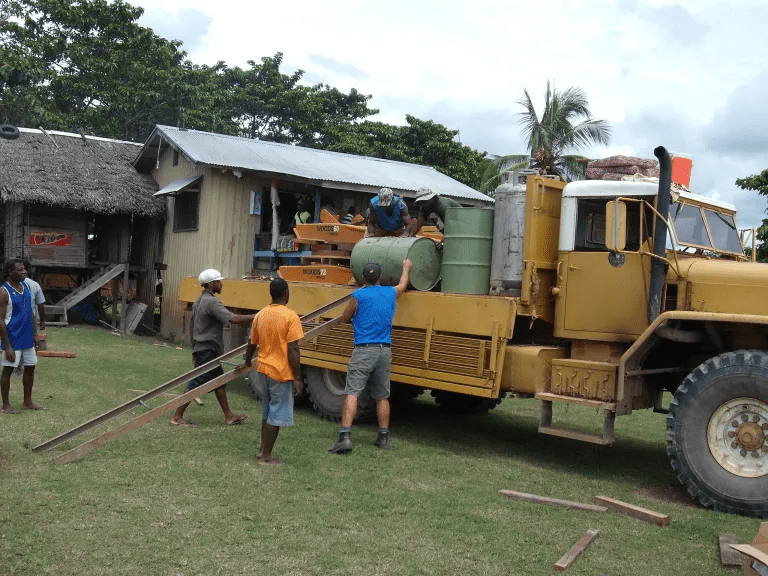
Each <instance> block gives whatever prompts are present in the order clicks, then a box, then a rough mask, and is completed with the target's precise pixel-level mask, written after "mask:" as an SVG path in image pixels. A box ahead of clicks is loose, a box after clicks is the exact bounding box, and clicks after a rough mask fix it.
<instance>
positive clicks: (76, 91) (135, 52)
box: [0, 0, 232, 140]
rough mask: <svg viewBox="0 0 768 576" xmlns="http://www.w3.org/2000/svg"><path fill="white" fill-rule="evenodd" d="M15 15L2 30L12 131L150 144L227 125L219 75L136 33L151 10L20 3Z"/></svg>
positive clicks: (94, 2) (145, 32) (119, 4)
mask: <svg viewBox="0 0 768 576" xmlns="http://www.w3.org/2000/svg"><path fill="white" fill-rule="evenodd" d="M8 12H9V15H10V16H14V17H15V18H10V19H9V20H7V21H6V22H5V24H4V25H3V27H2V29H1V30H0V54H2V56H3V57H4V58H3V68H2V70H0V72H2V75H1V76H0V80H1V83H0V95H1V96H2V99H3V108H2V110H1V112H2V114H3V116H4V118H5V120H6V121H8V122H12V123H15V124H20V125H30V126H37V125H45V126H48V127H51V128H56V129H62V130H70V131H76V130H78V129H82V130H83V131H85V132H88V133H91V134H96V135H101V136H110V137H114V138H123V139H126V140H141V139H143V138H144V137H146V136H147V134H148V132H149V131H150V130H151V128H152V126H154V124H157V123H168V124H187V123H188V120H190V119H194V118H199V117H204V118H206V119H209V120H207V122H206V123H207V124H211V123H213V124H218V125H221V124H226V122H225V119H224V118H221V116H220V114H219V113H218V112H217V109H216V107H213V106H211V104H212V101H211V98H210V96H209V94H210V92H209V89H210V88H211V87H212V86H213V85H215V83H214V84H212V82H214V81H215V80H216V78H215V74H216V69H210V68H207V67H198V66H193V65H192V64H190V63H189V62H187V61H186V53H185V52H183V51H182V50H180V46H181V42H179V41H176V40H172V41H169V40H165V39H163V38H160V37H159V36H157V35H155V34H154V32H152V30H151V29H149V28H144V27H142V26H139V25H138V24H136V20H138V18H139V17H140V16H141V14H142V13H143V9H142V8H135V7H133V6H131V5H130V4H127V3H125V2H123V1H122V0H116V1H114V2H108V1H107V0H12V1H11V2H10V3H9V5H8ZM6 58H7V59H6ZM190 111H193V112H192V113H191V114H190ZM205 127H208V126H205ZM231 130H232V128H230V131H231Z"/></svg>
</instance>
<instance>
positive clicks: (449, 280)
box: [441, 208, 493, 294]
mask: <svg viewBox="0 0 768 576" xmlns="http://www.w3.org/2000/svg"><path fill="white" fill-rule="evenodd" d="M444 233H445V240H444V243H443V268H442V274H443V284H442V286H441V290H442V291H443V292H452V293H457V294H488V291H489V290H490V286H491V285H490V282H491V253H492V248H493V209H489V208H448V210H446V213H445V230H444Z"/></svg>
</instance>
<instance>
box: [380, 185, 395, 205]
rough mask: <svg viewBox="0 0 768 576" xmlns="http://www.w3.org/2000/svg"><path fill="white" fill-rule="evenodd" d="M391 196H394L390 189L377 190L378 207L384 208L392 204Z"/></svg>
mask: <svg viewBox="0 0 768 576" xmlns="http://www.w3.org/2000/svg"><path fill="white" fill-rule="evenodd" d="M392 196H394V194H393V192H392V190H391V189H390V188H382V189H381V190H379V206H381V207H382V208H386V207H387V206H390V205H391V204H392Z"/></svg>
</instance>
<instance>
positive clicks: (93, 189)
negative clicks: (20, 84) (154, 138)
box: [0, 128, 165, 217]
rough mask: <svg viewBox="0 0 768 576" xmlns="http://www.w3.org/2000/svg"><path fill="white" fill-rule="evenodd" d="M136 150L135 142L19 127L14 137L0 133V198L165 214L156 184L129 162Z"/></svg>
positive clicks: (93, 209) (115, 211)
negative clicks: (156, 193)
mask: <svg viewBox="0 0 768 576" xmlns="http://www.w3.org/2000/svg"><path fill="white" fill-rule="evenodd" d="M140 150H141V145H137V144H134V143H133V142H121V141H118V140H109V139H106V138H96V137H92V136H81V135H79V134H68V133H65V132H54V131H45V132H44V131H42V130H34V129H28V128H20V129H19V137H18V138H16V139H13V140H8V139H6V138H0V202H3V203H5V202H14V203H22V204H44V205H48V206H52V207H54V206H55V207H61V208H69V209H71V210H78V211H85V212H91V213H94V214H133V215H136V216H150V217H163V216H164V214H165V201H164V200H163V199H161V198H155V197H154V196H153V194H154V193H155V192H157V184H155V182H154V180H152V178H151V177H150V176H149V175H146V174H140V173H138V172H137V171H136V169H135V168H134V167H133V165H132V164H131V162H132V161H133V160H134V159H135V158H136V155H137V153H138V152H139V151H140Z"/></svg>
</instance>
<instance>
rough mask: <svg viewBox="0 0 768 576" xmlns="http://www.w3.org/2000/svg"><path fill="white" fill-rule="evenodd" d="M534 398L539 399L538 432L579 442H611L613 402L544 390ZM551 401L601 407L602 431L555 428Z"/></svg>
mask: <svg viewBox="0 0 768 576" xmlns="http://www.w3.org/2000/svg"><path fill="white" fill-rule="evenodd" d="M535 398H537V399H539V400H541V415H540V417H539V432H540V433H541V434H549V435H550V436H559V437H560V438H570V439H572V440H580V441H581V442H591V443H593V444H600V445H601V446H606V445H608V444H613V442H614V436H613V424H614V422H615V421H616V403H615V402H601V401H599V400H588V399H586V398H576V397H573V396H564V395H561V394H550V393H545V392H540V393H538V394H536V395H535ZM553 402H561V403H564V404H578V405H580V406H587V407H589V408H598V409H600V408H602V409H603V414H604V417H605V419H604V421H603V433H602V434H592V433H589V432H579V431H576V430H568V429H566V428H555V427H554V426H552V403H553Z"/></svg>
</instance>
